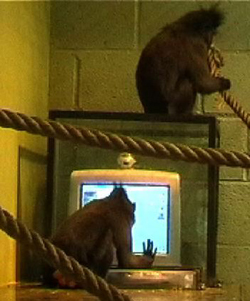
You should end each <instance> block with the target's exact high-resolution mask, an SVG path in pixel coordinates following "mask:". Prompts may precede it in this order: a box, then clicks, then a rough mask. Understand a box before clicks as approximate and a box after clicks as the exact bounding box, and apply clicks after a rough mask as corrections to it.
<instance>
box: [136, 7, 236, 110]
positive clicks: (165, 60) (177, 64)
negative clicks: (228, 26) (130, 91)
mask: <svg viewBox="0 0 250 301" xmlns="http://www.w3.org/2000/svg"><path fill="white" fill-rule="evenodd" d="M223 19H224V16H223V14H222V12H221V11H220V10H219V9H218V8H217V6H212V7H211V8H209V9H200V10H196V11H191V12H189V13H187V14H186V15H184V16H182V17H181V18H179V19H178V20H177V21H175V22H173V23H171V24H168V25H166V26H165V27H164V28H163V29H162V31H161V32H159V33H158V34H157V35H156V36H155V37H153V38H152V39H151V41H150V42H149V43H148V44H147V45H146V47H145V48H144V49H143V51H142V54H141V57H140V60H139V63H138V66H137V71H136V84H137V90H138V94H139V97H140V100H141V103H142V105H143V108H144V111H145V113H167V114H187V113H191V112H192V110H193V107H194V104H195V99H196V95H197V93H201V94H210V93H213V92H216V91H223V90H227V89H229V88H230V81H229V80H228V79H225V78H215V77H212V76H211V75H210V70H209V66H208V63H207V52H208V49H209V47H210V46H211V43H212V40H213V37H214V35H215V34H216V30H217V28H218V27H219V26H220V25H221V24H222V21H223Z"/></svg>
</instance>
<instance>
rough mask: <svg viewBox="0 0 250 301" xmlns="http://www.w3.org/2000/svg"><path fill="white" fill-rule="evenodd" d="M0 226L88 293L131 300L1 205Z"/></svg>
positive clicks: (107, 300) (105, 300) (108, 300)
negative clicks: (30, 228) (15, 217)
mask: <svg viewBox="0 0 250 301" xmlns="http://www.w3.org/2000/svg"><path fill="white" fill-rule="evenodd" d="M0 228H1V229H2V230H3V231H4V232H6V233H7V234H8V235H9V236H11V237H12V238H14V239H16V240H18V241H19V242H22V243H23V244H25V245H26V246H27V247H29V248H30V249H33V250H35V251H36V252H37V253H38V254H39V255H40V256H41V257H42V258H43V259H44V260H46V261H47V262H48V263H49V264H51V265H52V266H53V267H55V268H56V269H59V270H60V271H61V272H62V273H63V274H65V275H67V276H69V277H70V278H72V279H74V280H76V281H77V283H79V285H80V286H82V287H83V288H84V289H85V290H86V291H88V292H89V293H90V294H92V295H94V296H97V297H99V299H100V300H101V301H132V300H131V299H130V297H129V296H127V295H125V294H122V293H120V292H119V290H118V289H117V288H116V287H115V286H113V285H110V284H108V283H107V282H106V281H105V280H104V279H102V278H101V277H99V276H97V275H95V274H94V273H92V272H91V271H90V270H89V269H88V268H86V267H83V266H81V265H80V264H79V263H78V262H77V261H76V260H75V259H73V258H72V257H69V256H67V255H66V254H65V253H64V252H63V251H62V250H60V249H59V248H57V247H55V246H54V245H53V244H52V243H50V242H49V241H48V240H47V239H44V238H42V237H41V236H40V235H39V234H38V233H37V232H35V231H31V230H29V229H28V228H27V227H26V226H25V225H24V224H22V223H21V222H19V221H17V220H15V219H14V217H13V216H12V215H11V214H10V213H9V212H7V211H6V210H4V209H2V208H1V207H0Z"/></svg>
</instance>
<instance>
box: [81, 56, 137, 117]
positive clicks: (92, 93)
mask: <svg viewBox="0 0 250 301" xmlns="http://www.w3.org/2000/svg"><path fill="white" fill-rule="evenodd" d="M77 55H78V57H79V59H80V61H81V72H80V79H79V105H80V107H81V108H82V109H84V110H90V111H103V112H104V111H109V112H142V106H141V103H140V101H139V97H138V95H137V91H136V86H135V70H136V65H137V62H138V57H139V54H138V52H137V51H81V52H78V53H77Z"/></svg>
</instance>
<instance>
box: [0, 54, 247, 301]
mask: <svg viewBox="0 0 250 301" xmlns="http://www.w3.org/2000/svg"><path fill="white" fill-rule="evenodd" d="M208 62H209V64H210V67H211V73H212V74H213V76H220V67H221V65H222V63H223V60H222V57H221V55H220V52H218V51H217V50H215V49H211V50H210V51H209V55H208ZM221 95H222V97H223V98H224V100H225V102H226V103H227V104H229V105H230V106H231V108H232V109H233V110H234V112H235V113H236V114H237V115H238V116H239V117H240V118H241V119H242V120H243V121H244V122H245V123H246V124H247V126H248V128H249V127H250V117H249V114H248V113H245V112H244V110H243V109H242V108H241V106H240V105H239V104H238V103H237V102H236V100H234V99H233V97H232V96H230V95H229V93H228V92H221ZM0 126H1V127H4V128H13V129H16V130H18V131H27V132H28V133H31V134H36V135H41V136H48V137H51V138H57V139H61V140H68V141H72V142H75V143H76V142H77V143H82V144H85V145H89V146H95V147H100V148H106V149H112V150H117V151H130V152H133V153H136V154H140V155H144V156H150V157H156V158H162V159H164V158H165V159H172V160H182V161H186V162H198V163H202V164H212V165H226V166H234V167H250V156H249V155H248V154H246V153H240V152H232V151H225V150H220V149H211V148H199V147H189V146H186V145H182V144H172V143H168V142H164V143H161V142H158V141H153V140H143V139H139V138H131V137H128V136H121V135H120V136H118V135H116V134H112V133H104V132H101V131H98V130H90V129H86V128H77V127H74V126H71V125H67V124H64V125H63V124H60V123H58V122H55V121H44V120H42V119H40V118H38V117H29V116H26V115H25V114H21V113H15V112H12V111H10V110H3V109H2V110H1V109H0ZM0 228H1V229H2V230H3V231H4V232H6V233H7V234H8V235H9V236H11V237H13V238H14V239H16V240H18V241H20V242H22V243H24V244H25V245H26V246H27V247H29V248H30V249H33V250H35V251H36V252H37V253H38V254H40V256H41V257H42V258H43V259H44V260H46V261H47V262H48V263H50V264H51V265H52V266H54V267H55V268H56V269H59V270H60V271H61V272H62V273H63V274H65V275H67V276H69V277H70V278H72V279H74V280H76V282H77V283H79V284H80V285H81V286H82V287H83V288H84V289H85V290H86V291H88V292H89V293H91V294H92V295H94V296H97V297H99V299H100V300H101V301H124V300H125V301H130V300H131V299H130V297H129V296H127V295H125V294H122V293H120V292H119V291H118V290H117V289H116V288H115V287H114V286H112V285H109V284H107V283H106V281H104V280H103V279H102V278H101V277H98V276H96V275H95V274H93V273H92V272H91V271H90V270H89V269H87V268H86V267H83V266H81V265H80V264H79V263H78V262H77V261H76V260H75V259H73V258H72V257H68V256H67V255H66V254H65V253H64V252H63V251H62V250H60V249H59V248H57V247H55V246H54V245H53V244H51V243H50V242H49V241H48V240H46V239H43V238H42V237H41V236H40V235H39V234H38V233H36V232H35V231H30V230H29V229H28V228H27V227H26V226H25V225H23V224H22V223H21V222H19V221H17V220H15V219H14V218H13V216H12V215H11V214H10V213H8V212H7V211H5V210H3V209H2V208H1V207H0Z"/></svg>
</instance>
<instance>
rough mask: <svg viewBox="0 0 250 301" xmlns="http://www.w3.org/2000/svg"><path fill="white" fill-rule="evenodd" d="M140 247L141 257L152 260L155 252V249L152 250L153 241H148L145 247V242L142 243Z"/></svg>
mask: <svg viewBox="0 0 250 301" xmlns="http://www.w3.org/2000/svg"><path fill="white" fill-rule="evenodd" d="M142 246H143V255H146V256H148V257H150V258H152V259H154V258H155V255H156V252H157V248H155V249H154V244H153V241H152V240H150V239H148V240H147V246H146V244H145V242H143V243H142Z"/></svg>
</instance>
